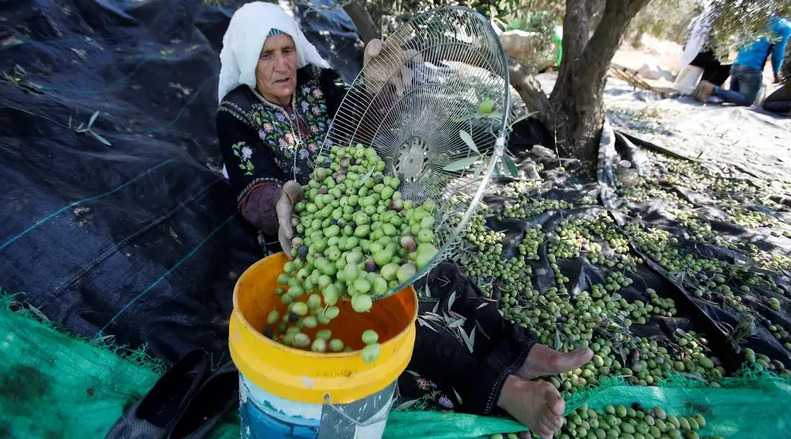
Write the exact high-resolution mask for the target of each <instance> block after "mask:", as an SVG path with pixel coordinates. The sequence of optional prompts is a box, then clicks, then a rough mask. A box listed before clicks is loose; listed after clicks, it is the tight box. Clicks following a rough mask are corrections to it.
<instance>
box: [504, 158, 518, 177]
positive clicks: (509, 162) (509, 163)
mask: <svg viewBox="0 0 791 439" xmlns="http://www.w3.org/2000/svg"><path fill="white" fill-rule="evenodd" d="M503 161H504V162H505V166H506V167H507V168H508V172H509V173H510V174H511V177H518V176H519V168H517V167H516V163H514V161H513V160H511V157H509V156H508V155H503Z"/></svg>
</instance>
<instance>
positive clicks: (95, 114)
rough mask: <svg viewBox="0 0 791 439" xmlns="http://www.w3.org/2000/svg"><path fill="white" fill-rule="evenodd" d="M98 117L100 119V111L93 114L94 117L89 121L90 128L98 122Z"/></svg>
mask: <svg viewBox="0 0 791 439" xmlns="http://www.w3.org/2000/svg"><path fill="white" fill-rule="evenodd" d="M97 117H99V112H98V111H97V112H95V113H93V116H91V119H90V120H89V121H88V128H90V127H92V126H93V123H94V122H96V118H97Z"/></svg>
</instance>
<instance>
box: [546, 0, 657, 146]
mask: <svg viewBox="0 0 791 439" xmlns="http://www.w3.org/2000/svg"><path fill="white" fill-rule="evenodd" d="M648 1H649V0H607V3H606V4H605V6H604V12H603V14H602V18H601V21H600V22H599V25H598V26H597V27H596V31H595V32H594V33H593V36H592V37H591V38H590V41H588V35H589V28H588V25H589V20H590V15H591V13H592V12H593V11H592V10H591V9H590V8H586V7H585V5H584V3H585V2H584V0H568V1H567V3H566V16H565V18H564V20H563V26H564V28H563V61H562V63H561V66H560V72H559V75H558V80H557V83H556V84H555V88H554V89H553V90H552V95H551V97H550V102H551V103H552V106H553V108H554V113H555V114H554V116H555V129H556V132H557V138H558V148H559V149H560V150H561V152H562V153H563V154H564V155H568V156H572V157H577V158H579V159H581V160H583V161H591V160H595V158H596V152H597V147H598V141H599V138H600V135H601V129H602V126H603V125H604V102H603V100H604V85H605V84H606V82H607V71H608V70H609V67H610V62H611V61H612V58H613V56H615V52H616V51H617V50H618V47H619V46H620V44H621V41H622V40H623V36H624V34H625V33H626V30H627V28H628V27H629V23H630V22H631V21H632V18H634V16H635V15H636V14H637V12H639V11H640V9H642V8H643V7H644V6H645V5H646V4H648ZM567 35H569V39H568V40H567V39H566V38H567Z"/></svg>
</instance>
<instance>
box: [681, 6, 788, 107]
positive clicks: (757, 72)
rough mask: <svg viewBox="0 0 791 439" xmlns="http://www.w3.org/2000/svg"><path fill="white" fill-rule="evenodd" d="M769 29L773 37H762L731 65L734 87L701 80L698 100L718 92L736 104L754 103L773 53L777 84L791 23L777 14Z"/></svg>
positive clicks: (704, 99) (773, 67) (772, 19)
mask: <svg viewBox="0 0 791 439" xmlns="http://www.w3.org/2000/svg"><path fill="white" fill-rule="evenodd" d="M769 30H770V32H771V36H770V37H769V38H767V37H761V38H760V39H759V40H757V41H754V42H753V43H751V44H748V45H746V46H743V47H742V48H741V49H740V50H739V54H738V56H737V58H736V61H735V62H734V63H733V66H731V87H730V90H725V89H724V88H722V87H720V86H716V85H714V84H712V83H711V82H708V81H701V82H700V84H698V86H697V88H696V89H695V93H694V95H695V99H697V100H699V101H700V102H703V103H706V102H708V98H709V96H712V95H714V96H717V97H719V98H720V99H722V100H723V101H725V102H730V103H732V104H736V105H743V106H750V105H752V104H753V102H755V98H756V97H757V96H758V93H759V92H760V90H761V86H762V85H763V80H762V78H763V70H764V66H765V65H766V60H767V58H769V56H770V55H771V57H772V71H773V73H774V79H775V83H778V82H780V68H781V67H782V66H783V59H784V57H785V50H786V45H787V44H788V38H789V36H791V22H789V21H788V20H786V19H785V18H781V17H778V16H777V14H776V13H775V14H774V16H773V17H772V18H771V19H770V29H769Z"/></svg>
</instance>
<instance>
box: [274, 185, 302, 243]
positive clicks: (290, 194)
mask: <svg viewBox="0 0 791 439" xmlns="http://www.w3.org/2000/svg"><path fill="white" fill-rule="evenodd" d="M302 197H303V194H302V186H300V184H299V183H297V182H296V181H295V180H290V181H287V182H286V184H285V185H283V193H282V194H281V195H280V200H278V202H277V206H275V210H276V211H277V222H278V230H277V239H278V241H280V247H281V248H282V249H283V252H285V254H286V256H288V257H289V259H292V255H291V241H292V240H293V239H294V226H292V225H291V219H292V218H294V205H295V204H297V203H298V202H300V201H302Z"/></svg>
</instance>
